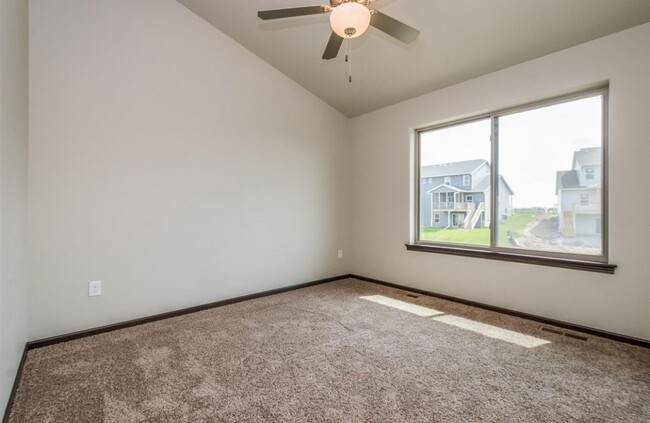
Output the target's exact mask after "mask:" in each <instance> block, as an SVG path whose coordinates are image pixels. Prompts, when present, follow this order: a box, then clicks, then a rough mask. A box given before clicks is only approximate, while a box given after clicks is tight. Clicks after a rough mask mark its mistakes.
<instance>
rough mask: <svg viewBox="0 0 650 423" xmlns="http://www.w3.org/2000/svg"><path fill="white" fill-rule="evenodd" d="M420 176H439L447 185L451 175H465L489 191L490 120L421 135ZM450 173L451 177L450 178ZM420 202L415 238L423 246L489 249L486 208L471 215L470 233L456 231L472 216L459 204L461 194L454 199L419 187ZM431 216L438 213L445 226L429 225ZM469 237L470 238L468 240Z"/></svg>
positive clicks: (476, 121) (470, 211)
mask: <svg viewBox="0 0 650 423" xmlns="http://www.w3.org/2000/svg"><path fill="white" fill-rule="evenodd" d="M419 138H420V141H419V144H420V153H419V155H420V163H419V165H420V166H419V169H420V171H421V172H427V174H428V175H434V176H435V175H439V176H440V177H443V181H444V182H445V183H446V184H449V183H450V182H451V179H452V175H458V179H457V180H458V182H461V175H468V174H469V173H471V172H474V174H475V177H477V176H478V177H480V178H482V183H483V185H484V186H485V188H489V186H490V184H489V180H490V166H489V165H488V159H489V158H490V119H485V118H484V119H478V120H473V121H469V122H462V123H459V124H454V125H449V126H445V127H442V128H437V129H435V130H431V131H423V132H421V133H420V137H419ZM450 173H451V174H452V175H450ZM418 190H419V194H420V195H419V201H420V203H419V204H420V207H419V209H420V212H419V216H418V217H419V221H420V228H419V229H420V230H419V232H418V238H419V239H420V240H422V241H423V242H436V243H437V242H445V243H450V244H458V245H482V246H489V245H490V230H489V229H488V226H487V223H486V222H487V220H486V214H485V213H484V211H485V210H486V208H485V205H483V206H482V209H481V210H483V212H480V213H477V214H473V215H472V216H473V217H472V216H471V218H472V221H471V223H472V228H473V229H476V230H475V231H473V232H470V231H465V229H464V228H463V230H461V229H459V226H460V225H461V223H462V222H463V221H464V220H465V218H467V215H468V214H470V213H473V212H474V210H470V209H469V206H468V205H467V204H466V203H463V202H462V200H461V198H462V197H461V194H462V192H463V190H460V192H459V193H457V194H456V197H454V193H453V192H441V191H438V192H431V193H429V192H428V190H427V189H422V188H420V187H418ZM477 207H478V205H477ZM432 213H440V214H441V219H442V221H443V222H444V225H437V226H433V225H431V226H430V225H429V223H430V222H431V215H432ZM468 234H470V235H471V236H467V235H468Z"/></svg>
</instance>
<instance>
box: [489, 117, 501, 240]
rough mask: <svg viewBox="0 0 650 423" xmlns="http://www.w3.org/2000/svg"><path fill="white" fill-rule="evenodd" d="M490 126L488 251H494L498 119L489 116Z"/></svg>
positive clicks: (497, 188)
mask: <svg viewBox="0 0 650 423" xmlns="http://www.w3.org/2000/svg"><path fill="white" fill-rule="evenodd" d="M490 119H491V125H490V131H491V132H490V151H491V155H492V157H491V159H490V162H491V163H490V249H491V250H494V249H495V247H496V245H497V234H498V229H499V220H498V218H497V213H498V210H499V207H498V204H497V199H498V194H499V193H498V191H499V118H498V116H491V117H490Z"/></svg>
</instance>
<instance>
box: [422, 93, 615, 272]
mask: <svg viewBox="0 0 650 423" xmlns="http://www.w3.org/2000/svg"><path fill="white" fill-rule="evenodd" d="M607 96H608V90H607V88H600V89H594V90H590V91H585V92H581V93H577V94H573V95H568V96H563V97H560V98H555V99H551V100H545V101H543V102H539V103H531V104H527V105H525V106H520V107H515V108H509V109H504V110H500V111H496V112H493V113H490V114H488V115H482V116H478V117H476V118H471V119H463V120H461V121H457V122H452V123H449V124H443V125H436V126H433V127H427V128H423V129H421V130H418V131H417V141H416V149H415V154H414V157H417V159H418V163H417V166H416V172H424V171H426V172H427V173H433V174H434V175H435V174H436V173H437V174H441V173H442V172H445V174H444V175H442V174H441V175H440V176H444V181H445V183H448V181H450V180H451V179H452V178H453V177H458V178H459V179H461V178H462V184H463V187H466V186H469V185H470V184H471V185H472V186H473V187H474V189H473V191H477V190H480V191H479V192H483V194H484V195H483V196H481V197H480V198H481V200H477V201H474V196H473V195H472V194H470V195H468V194H464V196H463V197H461V193H462V192H463V191H462V190H460V192H459V193H458V195H459V197H458V198H459V201H462V200H460V198H464V199H465V201H466V202H467V203H470V202H471V203H473V205H472V206H470V205H464V204H462V203H457V204H454V207H465V208H463V209H462V210H467V212H465V213H464V214H462V216H463V217H464V219H461V215H460V214H459V215H458V217H456V218H453V216H454V214H453V213H452V214H451V217H452V220H453V221H452V222H450V223H451V226H452V227H449V228H444V229H440V228H438V229H436V230H435V231H433V230H432V231H429V230H427V228H426V224H425V222H428V221H429V219H430V217H429V216H430V214H429V213H430V210H429V211H427V210H426V208H427V206H428V201H429V198H428V196H422V195H419V196H418V195H415V196H413V197H414V198H415V201H416V207H415V208H414V209H415V210H416V215H415V216H414V219H415V222H417V224H416V225H415V228H416V231H415V233H414V240H413V241H414V242H413V243H412V244H419V246H424V247H430V248H428V250H429V251H434V252H437V251H436V247H447V248H445V249H444V252H446V253H450V251H451V252H452V253H458V254H465V255H467V253H463V250H464V249H470V250H471V251H472V254H476V251H481V250H483V251H485V252H486V253H488V254H486V255H487V256H490V255H491V256H494V257H495V258H498V259H500V260H503V259H506V258H503V257H505V256H506V255H507V257H509V258H512V257H515V256H516V257H523V258H524V260H527V259H525V257H526V256H534V257H535V258H534V259H533V258H531V259H530V260H529V261H530V262H539V260H540V257H547V258H548V261H549V262H551V263H553V262H555V263H559V261H558V259H569V261H571V262H583V263H585V262H588V263H595V264H594V266H600V269H605V268H608V269H613V268H614V267H615V266H612V265H608V264H605V263H606V262H607V245H606V240H607V234H606V233H604V232H605V231H604V230H603V228H607V224H606V216H607V210H606V204H605V203H604V202H603V198H604V197H605V198H606V193H607V181H606V180H603V178H602V176H601V175H602V174H601V172H595V171H594V169H596V168H598V167H603V168H604V169H606V159H607V158H606V156H605V152H606V150H607V149H606V142H607V133H606V131H605V130H604V128H606V127H607V124H606V119H607V115H606V110H607ZM493 140H494V142H493ZM493 160H496V161H495V162H494V163H493ZM567 164H569V165H567ZM583 168H584V169H585V178H584V179H581V178H580V172H581V170H582V169H583ZM452 169H453V171H454V172H455V173H454V174H452V175H449V173H450V171H451V170H452ZM587 179H588V180H589V184H588V186H593V185H594V184H598V185H600V186H601V189H599V190H598V191H596V193H591V195H589V194H585V193H584V191H583V192H580V191H581V189H583V188H586V186H582V184H585V185H586V183H585V180H587ZM416 181H419V178H417V179H416ZM581 181H582V184H581ZM416 189H417V190H418V191H421V188H420V187H416ZM474 195H475V194H474ZM443 198H444V194H441V198H440V201H443ZM421 199H426V201H427V202H426V204H425V205H424V206H421V205H420V201H421ZM450 199H451V197H450ZM450 201H451V200H450ZM576 203H577V204H579V205H582V206H588V208H586V209H585V208H584V207H583V208H576V207H575V205H576ZM454 210H455V211H457V212H458V211H460V210H461V209H458V208H455V209H454ZM423 213H426V219H425V218H424V217H425V216H424V215H423ZM434 221H435V217H434ZM454 221H455V222H454ZM436 222H437V221H436ZM454 223H457V224H458V225H462V229H461V228H453V226H454ZM583 235H593V238H592V239H591V240H590V241H589V243H587V244H585V243H582V242H577V240H576V237H580V236H583ZM411 246H413V247H418V248H420V247H419V246H418V245H411ZM449 247H452V250H449ZM477 249H478V250H477ZM421 250H423V249H422V248H420V251H421ZM424 250H427V248H424ZM438 251H442V250H440V249H439V248H438ZM518 260H520V261H521V259H518ZM551 265H552V264H551ZM577 267H578V266H576V268H577ZM582 268H584V265H583V267H582ZM603 271H604V270H603Z"/></svg>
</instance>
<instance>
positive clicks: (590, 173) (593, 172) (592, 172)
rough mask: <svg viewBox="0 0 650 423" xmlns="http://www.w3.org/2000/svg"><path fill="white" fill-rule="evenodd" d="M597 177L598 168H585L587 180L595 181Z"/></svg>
mask: <svg viewBox="0 0 650 423" xmlns="http://www.w3.org/2000/svg"><path fill="white" fill-rule="evenodd" d="M595 177H596V170H595V169H594V168H593V167H586V168H585V180H589V181H593V180H594V178H595Z"/></svg>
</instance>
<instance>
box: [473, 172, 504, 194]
mask: <svg viewBox="0 0 650 423" xmlns="http://www.w3.org/2000/svg"><path fill="white" fill-rule="evenodd" d="M499 180H500V181H501V182H503V183H504V185H505V186H506V188H508V190H509V191H510V195H515V192H514V191H513V190H512V188H510V185H508V182H506V178H504V177H503V176H501V175H499ZM488 189H490V175H488V176H486V177H485V178H483V179H481V180H480V181H479V182H478V183H477V184H476V185H475V186H474V189H472V191H487V190H488Z"/></svg>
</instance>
